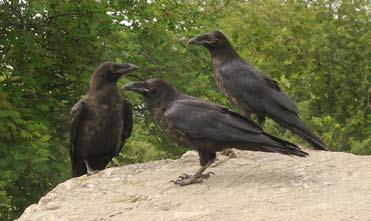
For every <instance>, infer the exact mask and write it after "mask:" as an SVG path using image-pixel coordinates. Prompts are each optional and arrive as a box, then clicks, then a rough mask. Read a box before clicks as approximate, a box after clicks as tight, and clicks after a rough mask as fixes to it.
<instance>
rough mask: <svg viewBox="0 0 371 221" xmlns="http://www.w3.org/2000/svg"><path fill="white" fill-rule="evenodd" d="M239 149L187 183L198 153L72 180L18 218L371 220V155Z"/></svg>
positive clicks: (43, 219)
mask: <svg viewBox="0 0 371 221" xmlns="http://www.w3.org/2000/svg"><path fill="white" fill-rule="evenodd" d="M235 152H236V158H229V157H227V156H223V155H218V160H217V161H216V163H215V164H214V165H213V166H212V167H211V168H210V169H209V170H208V171H212V172H215V174H216V175H215V176H212V177H211V178H209V179H208V180H205V181H204V182H203V183H201V184H194V185H190V186H185V187H179V186H175V185H174V184H172V183H170V182H169V181H170V180H172V179H176V178H177V176H179V175H181V174H182V173H194V172H195V171H196V169H197V168H198V156H197V154H196V153H195V152H187V153H186V154H184V155H183V157H182V158H181V159H179V160H162V161H155V162H150V163H145V164H135V165H128V166H123V167H116V168H109V169H106V170H104V171H101V172H99V173H98V174H96V175H93V176H89V177H87V176H82V177H79V178H74V179H70V180H67V181H66V182H64V183H61V184H59V185H58V186H57V187H56V188H54V189H53V190H52V191H50V192H49V193H48V194H47V195H45V196H44V197H43V198H41V199H40V201H39V203H38V204H34V205H31V206H30V207H28V208H27V209H26V210H25V212H24V214H23V215H22V216H21V217H20V218H19V221H26V220H27V221H28V220H35V221H47V220H76V221H77V220H78V221H80V220H91V221H93V220H96V221H98V220H99V221H101V220H133V221H135V220H146V221H147V220H148V221H150V220H154V221H155V220H156V221H161V220H182V221H184V220H189V221H191V220H192V221H194V220H282V221H283V220H284V221H287V220H295V221H296V220H371V156H355V155H352V154H346V153H334V152H320V151H309V153H310V156H309V157H308V158H296V157H287V156H283V155H279V154H271V153H258V152H242V151H235Z"/></svg>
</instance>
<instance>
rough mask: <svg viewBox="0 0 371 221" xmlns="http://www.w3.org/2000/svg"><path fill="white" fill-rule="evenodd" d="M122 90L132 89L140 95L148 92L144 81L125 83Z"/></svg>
mask: <svg viewBox="0 0 371 221" xmlns="http://www.w3.org/2000/svg"><path fill="white" fill-rule="evenodd" d="M124 90H128V91H133V92H136V93H139V94H142V95H145V94H147V93H148V91H149V89H148V84H147V83H146V82H145V81H137V82H133V83H129V84H126V85H125V86H124Z"/></svg>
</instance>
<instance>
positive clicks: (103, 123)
mask: <svg viewBox="0 0 371 221" xmlns="http://www.w3.org/2000/svg"><path fill="white" fill-rule="evenodd" d="M136 69H138V67H137V66H135V65H133V64H114V63H109V62H105V63H103V64H101V65H100V66H99V67H98V68H97V69H96V70H95V72H94V74H93V75H92V77H91V79H90V87H89V92H88V95H87V97H86V98H83V99H81V100H79V101H78V102H77V103H76V104H75V105H74V106H73V107H72V109H71V122H70V123H71V125H70V144H69V152H70V158H71V164H72V176H73V177H78V176H81V175H83V174H86V173H87V174H88V175H91V174H94V173H96V172H98V170H103V169H104V168H105V167H106V166H107V164H108V163H109V161H110V160H111V159H112V158H113V157H114V156H117V155H118V154H119V153H120V151H121V149H122V146H123V144H124V142H125V140H126V139H127V138H128V137H129V136H130V134H131V130H132V106H131V103H130V102H129V101H128V100H126V99H124V98H123V97H122V96H121V94H120V92H119V90H118V88H117V81H118V80H119V79H120V77H121V76H122V75H124V74H126V73H129V72H132V71H134V70H136Z"/></svg>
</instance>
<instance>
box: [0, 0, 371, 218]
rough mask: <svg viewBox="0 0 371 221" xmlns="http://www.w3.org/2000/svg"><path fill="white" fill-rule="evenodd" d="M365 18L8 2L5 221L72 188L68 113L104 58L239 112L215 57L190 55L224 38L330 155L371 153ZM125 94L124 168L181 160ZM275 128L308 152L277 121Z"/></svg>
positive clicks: (273, 7)
mask: <svg viewBox="0 0 371 221" xmlns="http://www.w3.org/2000/svg"><path fill="white" fill-rule="evenodd" d="M10 2H12V3H11V4H10ZM367 10H369V9H367V8H366V1H353V3H352V2H351V1H337V0H332V1H330V0H320V1H318V0H317V1H304V0H298V1H294V0H290V1H279V0H264V1H242V0H241V1H225V0H224V1H223V0H205V1H168V0H155V1H145V0H140V1H118V0H116V1H89V0H82V1H67V0H64V1H51V0H40V1H9V0H6V1H1V3H0V57H1V62H0V157H1V162H0V171H1V173H0V219H5V220H8V219H13V218H15V217H17V216H18V215H19V214H20V213H21V212H22V211H23V209H24V208H25V207H26V206H28V205H29V204H30V203H34V202H36V201H37V200H38V199H39V198H40V196H42V195H43V194H45V192H47V191H49V190H50V189H51V188H53V187H54V186H55V185H56V184H57V183H59V182H61V181H63V180H65V179H67V178H69V176H70V163H69V157H68V151H67V148H66V147H67V141H68V114H69V109H70V107H71V106H72V105H73V104H74V103H75V102H76V101H77V100H78V99H79V98H80V97H81V96H83V95H84V94H85V93H86V91H87V88H88V82H89V77H90V75H91V73H92V72H93V70H94V69H95V67H96V66H97V65H98V64H99V63H101V62H103V61H104V60H111V61H115V62H131V63H134V64H137V65H139V66H140V67H141V69H140V72H139V73H137V75H138V76H139V77H141V78H151V77H161V78H164V79H166V80H167V81H169V82H171V84H173V85H174V86H175V87H177V88H178V89H179V90H180V91H182V92H184V93H187V94H191V95H194V96H197V97H201V98H203V99H208V100H211V101H215V102H218V103H221V104H223V105H226V106H230V105H229V102H228V101H227V99H226V98H225V97H224V96H223V95H222V94H221V93H220V92H219V91H218V90H217V88H216V86H215V83H214V79H213V77H212V75H211V72H212V69H211V62H210V56H209V54H208V52H207V51H206V50H205V49H202V48H199V47H188V46H187V45H186V42H187V40H188V39H189V38H191V37H193V36H195V35H198V34H200V33H206V32H209V31H212V30H215V29H221V30H222V31H224V32H225V33H226V34H227V36H229V37H230V38H231V40H232V42H233V45H235V46H236V48H237V50H238V51H239V52H240V53H241V54H242V56H243V57H244V58H246V59H247V60H249V61H251V63H252V64H254V65H255V66H257V67H259V68H260V69H261V70H263V71H264V72H265V73H266V74H267V75H269V76H271V77H272V78H274V79H275V80H278V81H279V82H280V85H281V87H282V89H283V90H285V91H286V92H288V93H289V94H290V96H291V97H293V98H295V100H296V101H297V102H298V105H299V109H300V111H301V116H302V118H303V119H304V120H305V121H306V122H307V123H308V124H309V125H310V126H311V127H312V128H313V129H314V130H315V131H316V132H317V133H318V134H319V135H320V136H321V137H323V139H324V141H325V143H326V144H328V145H329V146H330V147H331V149H332V150H339V151H349V152H353V153H357V154H370V153H371V136H370V135H371V128H370V126H369V125H371V124H370V116H371V114H370V110H369V99H370V88H369V82H370V63H369V62H370V60H371V57H370V50H369V48H370V39H371V36H370V22H369V20H370V19H369V11H367ZM131 80H135V78H134V77H130V76H129V77H127V78H124V79H123V80H121V81H120V84H121V85H123V84H125V83H127V82H129V81H131ZM125 96H127V97H129V99H130V100H131V101H132V103H133V104H135V106H134V108H135V119H134V120H135V124H134V131H133V134H132V136H131V137H130V139H129V140H128V141H127V143H126V146H125V148H124V150H123V152H122V153H121V154H120V156H119V157H117V158H116V159H114V163H115V164H128V163H137V162H145V161H149V160H154V159H163V158H176V157H179V156H180V155H181V154H182V153H183V152H184V151H185V150H186V149H185V148H183V147H178V146H176V145H175V144H174V143H172V142H171V141H170V140H169V139H168V138H167V137H166V136H165V135H164V134H163V133H162V132H161V131H160V130H159V128H158V127H157V126H156V125H155V124H154V122H153V121H152V119H151V118H150V117H149V116H148V113H147V111H146V110H144V109H143V107H144V103H143V99H142V98H141V97H140V96H138V95H135V94H133V93H128V92H125ZM231 107H232V108H234V107H233V106H231ZM266 130H268V131H270V132H272V133H274V134H276V135H279V136H281V137H282V136H286V137H287V138H288V139H290V140H294V141H297V142H299V140H297V137H295V136H292V135H291V134H286V133H285V131H284V130H283V129H282V128H281V127H279V126H277V125H276V124H275V123H274V122H272V121H268V122H267V124H266Z"/></svg>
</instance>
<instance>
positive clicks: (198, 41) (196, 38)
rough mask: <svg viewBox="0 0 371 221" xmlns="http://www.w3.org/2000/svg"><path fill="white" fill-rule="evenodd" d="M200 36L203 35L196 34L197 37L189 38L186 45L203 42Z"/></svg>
mask: <svg viewBox="0 0 371 221" xmlns="http://www.w3.org/2000/svg"><path fill="white" fill-rule="evenodd" d="M202 37H203V36H197V37H194V38H192V39H190V40H189V41H188V42H187V45H188V46H189V45H202V44H203V43H204V41H203V40H202Z"/></svg>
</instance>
